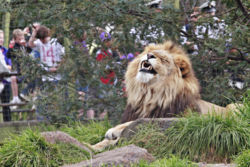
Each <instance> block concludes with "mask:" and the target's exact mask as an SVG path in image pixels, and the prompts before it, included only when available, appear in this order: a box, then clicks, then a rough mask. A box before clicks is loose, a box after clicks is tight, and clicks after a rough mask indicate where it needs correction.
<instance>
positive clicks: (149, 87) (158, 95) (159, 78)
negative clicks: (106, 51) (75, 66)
mask: <svg viewBox="0 0 250 167" xmlns="http://www.w3.org/2000/svg"><path fill="white" fill-rule="evenodd" d="M125 84H126V93H127V107H126V110H125V112H124V113H123V116H122V123H123V124H121V125H118V126H116V127H114V128H111V129H109V130H108V131H107V133H106V135H105V138H106V139H104V140H103V141H102V142H100V143H98V144H96V145H94V146H93V149H95V150H102V149H103V148H104V147H106V146H107V145H109V144H114V143H116V141H117V140H118V138H119V136H120V134H121V132H122V131H123V130H124V128H126V127H127V126H128V125H130V124H131V123H132V122H133V120H136V119H138V118H166V117H175V116H177V115H180V114H182V113H184V112H185V111H186V110H187V109H191V110H193V111H195V112H199V113H201V114H206V113H208V112H209V111H214V112H220V113H221V112H224V111H226V110H227V109H226V108H224V107H220V106H217V105H215V104H212V103H209V102H206V101H203V100H201V98H200V86H199V82H198V80H197V78H196V77H195V74H194V71H193V68H192V65H191V62H190V60H189V58H188V56H187V54H186V53H185V52H184V51H183V49H181V48H180V47H179V46H177V45H175V44H174V43H173V42H171V41H167V42H165V43H164V44H157V45H154V44H151V45H149V46H147V47H146V48H145V50H144V51H143V52H142V53H141V54H140V55H138V56H137V57H136V58H135V59H134V60H133V61H132V62H130V64H129V65H128V68H127V72H126V75H125ZM113 139H117V140H113Z"/></svg>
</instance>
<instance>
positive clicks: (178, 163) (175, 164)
mask: <svg viewBox="0 0 250 167" xmlns="http://www.w3.org/2000/svg"><path fill="white" fill-rule="evenodd" d="M132 167H198V165H196V164H194V163H192V162H191V161H188V160H187V159H180V158H178V157H176V156H170V158H163V159H158V160H156V161H154V162H152V163H148V162H146V161H140V163H139V164H134V165H132Z"/></svg>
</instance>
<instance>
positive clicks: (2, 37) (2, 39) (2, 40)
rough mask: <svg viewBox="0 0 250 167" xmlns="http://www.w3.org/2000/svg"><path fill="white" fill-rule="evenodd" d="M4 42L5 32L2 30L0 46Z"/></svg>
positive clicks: (0, 32)
mask: <svg viewBox="0 0 250 167" xmlns="http://www.w3.org/2000/svg"><path fill="white" fill-rule="evenodd" d="M3 43H4V32H3V30H0V46H3Z"/></svg>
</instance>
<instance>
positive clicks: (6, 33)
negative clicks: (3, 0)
mask: <svg viewBox="0 0 250 167" xmlns="http://www.w3.org/2000/svg"><path fill="white" fill-rule="evenodd" d="M7 1H8V2H10V0H7ZM3 17H4V19H3V20H4V23H3V31H4V47H6V48H8V45H9V38H10V13H9V12H6V13H5V14H4V16H3Z"/></svg>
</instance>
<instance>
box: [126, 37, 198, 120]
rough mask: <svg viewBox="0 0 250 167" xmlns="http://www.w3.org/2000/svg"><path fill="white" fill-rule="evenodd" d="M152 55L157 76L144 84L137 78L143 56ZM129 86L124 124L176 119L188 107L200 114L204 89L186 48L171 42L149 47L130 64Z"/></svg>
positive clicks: (127, 85) (127, 88) (127, 83)
mask: <svg viewBox="0 0 250 167" xmlns="http://www.w3.org/2000/svg"><path fill="white" fill-rule="evenodd" d="M150 54H152V55H153V56H154V57H153V58H155V60H156V63H155V64H154V66H153V68H154V70H155V72H156V73H157V74H156V75H154V78H153V79H152V80H150V81H149V82H148V81H145V82H143V81H140V79H138V76H137V75H138V73H139V71H140V68H141V67H142V64H141V63H142V59H143V57H145V55H150ZM152 76H153V75H152ZM125 84H126V93H127V106H126V110H125V112H124V113H123V117H122V122H127V121H131V120H135V119H137V118H164V117H174V116H176V115H179V114H181V113H183V112H184V111H185V110H186V109H188V108H190V109H194V110H195V111H197V112H199V106H198V105H197V104H196V101H197V100H198V99H200V86H199V82H198V80H197V78H196V77H195V74H194V71H193V69H192V64H191V61H190V60H189V58H188V56H187V54H186V53H185V52H184V51H183V49H181V48H180V47H179V46H177V45H176V44H174V43H173V42H171V41H167V42H165V43H164V44H157V45H155V44H151V45H149V46H147V47H146V48H145V50H144V51H143V52H142V53H141V54H140V55H138V56H137V57H136V58H135V59H134V60H133V61H132V62H130V63H129V65H128V68H127V71H126V75H125Z"/></svg>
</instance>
